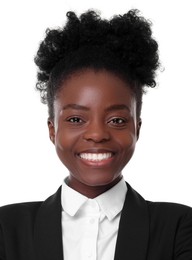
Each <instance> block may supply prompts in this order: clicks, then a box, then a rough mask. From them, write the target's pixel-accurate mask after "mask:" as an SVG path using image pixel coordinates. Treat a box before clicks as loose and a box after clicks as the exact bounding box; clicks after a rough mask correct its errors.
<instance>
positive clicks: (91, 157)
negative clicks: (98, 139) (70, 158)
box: [78, 149, 115, 166]
mask: <svg viewBox="0 0 192 260" xmlns="http://www.w3.org/2000/svg"><path fill="white" fill-rule="evenodd" d="M114 155H115V153H114V152H112V151H110V150H106V149H92V150H86V151H82V152H80V153H78V157H79V158H80V160H81V161H82V162H84V163H85V164H86V165H89V166H95V165H97V166H104V165H108V164H110V163H111V162H112V161H113V159H114Z"/></svg>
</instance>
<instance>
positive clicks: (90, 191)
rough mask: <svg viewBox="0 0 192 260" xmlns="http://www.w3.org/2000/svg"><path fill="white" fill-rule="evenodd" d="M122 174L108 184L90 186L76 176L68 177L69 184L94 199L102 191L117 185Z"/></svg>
mask: <svg viewBox="0 0 192 260" xmlns="http://www.w3.org/2000/svg"><path fill="white" fill-rule="evenodd" d="M122 177H123V176H122V175H120V176H118V178H116V179H115V180H114V181H112V182H110V183H108V184H106V185H98V186H89V185H87V184H85V183H81V182H79V181H78V180H76V179H75V178H73V177H71V176H69V177H68V178H67V185H68V186H69V187H70V188H72V189H74V190H76V191H77V192H79V193H81V194H82V195H84V196H86V197H88V198H90V199H94V198H96V197H97V196H99V195H101V194H102V193H104V192H106V191H107V190H109V189H111V188H112V187H113V186H115V185H116V184H117V183H118V182H119V181H120V180H121V179H122Z"/></svg>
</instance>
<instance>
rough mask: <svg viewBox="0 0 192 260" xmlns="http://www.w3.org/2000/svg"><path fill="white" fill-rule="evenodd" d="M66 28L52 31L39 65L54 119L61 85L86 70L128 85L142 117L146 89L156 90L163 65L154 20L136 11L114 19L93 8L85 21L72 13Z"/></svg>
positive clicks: (44, 97) (37, 59)
mask: <svg viewBox="0 0 192 260" xmlns="http://www.w3.org/2000/svg"><path fill="white" fill-rule="evenodd" d="M66 16H67V22H66V24H65V25H64V27H63V28H59V29H52V30H50V29H47V30H46V36H45V39H44V40H43V41H42V42H41V44H40V46H39V49H38V51H37V55H36V57H35V63H36V65H37V66H38V68H39V71H38V74H37V79H38V82H37V84H36V89H37V90H39V91H40V93H41V100H42V102H43V103H46V104H48V109H49V117H50V118H53V117H54V111H53V102H54V98H55V94H56V93H57V91H58V89H59V88H60V87H61V85H62V84H61V83H63V81H64V80H65V79H66V78H67V77H69V76H70V75H72V74H73V73H74V72H76V71H79V70H84V69H90V68H91V69H94V70H101V69H104V70H107V71H110V72H112V73H115V74H116V75H118V76H119V77H121V78H123V79H124V80H125V81H126V82H128V83H129V84H130V85H131V87H132V90H133V93H134V94H135V96H136V100H137V116H138V117H139V116H140V113H141V106H142V95H143V93H144V92H145V87H146V86H148V87H155V85H156V81H155V72H156V70H157V69H158V67H159V55H158V44H157V42H156V41H155V39H154V38H153V37H152V31H151V25H152V24H151V22H150V21H148V20H146V19H145V18H144V17H142V16H140V15H139V11H138V10H136V9H132V10H130V11H129V12H127V13H125V14H124V15H115V16H113V17H112V18H111V19H110V20H106V19H101V17H100V15H99V14H98V13H97V12H96V11H93V10H88V11H87V12H85V13H82V14H81V15H80V16H79V17H77V15H76V14H75V13H74V12H67V14H66Z"/></svg>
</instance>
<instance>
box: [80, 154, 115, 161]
mask: <svg viewBox="0 0 192 260" xmlns="http://www.w3.org/2000/svg"><path fill="white" fill-rule="evenodd" d="M79 156H80V157H81V158H82V159H85V160H88V161H102V160H106V159H108V158H110V157H112V153H81V154H79Z"/></svg>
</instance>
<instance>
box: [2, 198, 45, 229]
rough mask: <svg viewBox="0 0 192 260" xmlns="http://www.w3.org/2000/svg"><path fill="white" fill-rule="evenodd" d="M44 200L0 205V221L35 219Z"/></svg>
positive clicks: (12, 221) (11, 221)
mask: <svg viewBox="0 0 192 260" xmlns="http://www.w3.org/2000/svg"><path fill="white" fill-rule="evenodd" d="M41 204H42V202H41V201H38V202H24V203H16V204H10V205H6V206H2V207H0V223H1V224H3V223H5V224H6V223H9V222H10V223H12V224H13V223H14V222H18V221H20V222H22V221H25V220H27V219H28V220H29V219H34V218H35V216H36V214H37V212H38V210H39V208H40V207H41Z"/></svg>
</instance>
